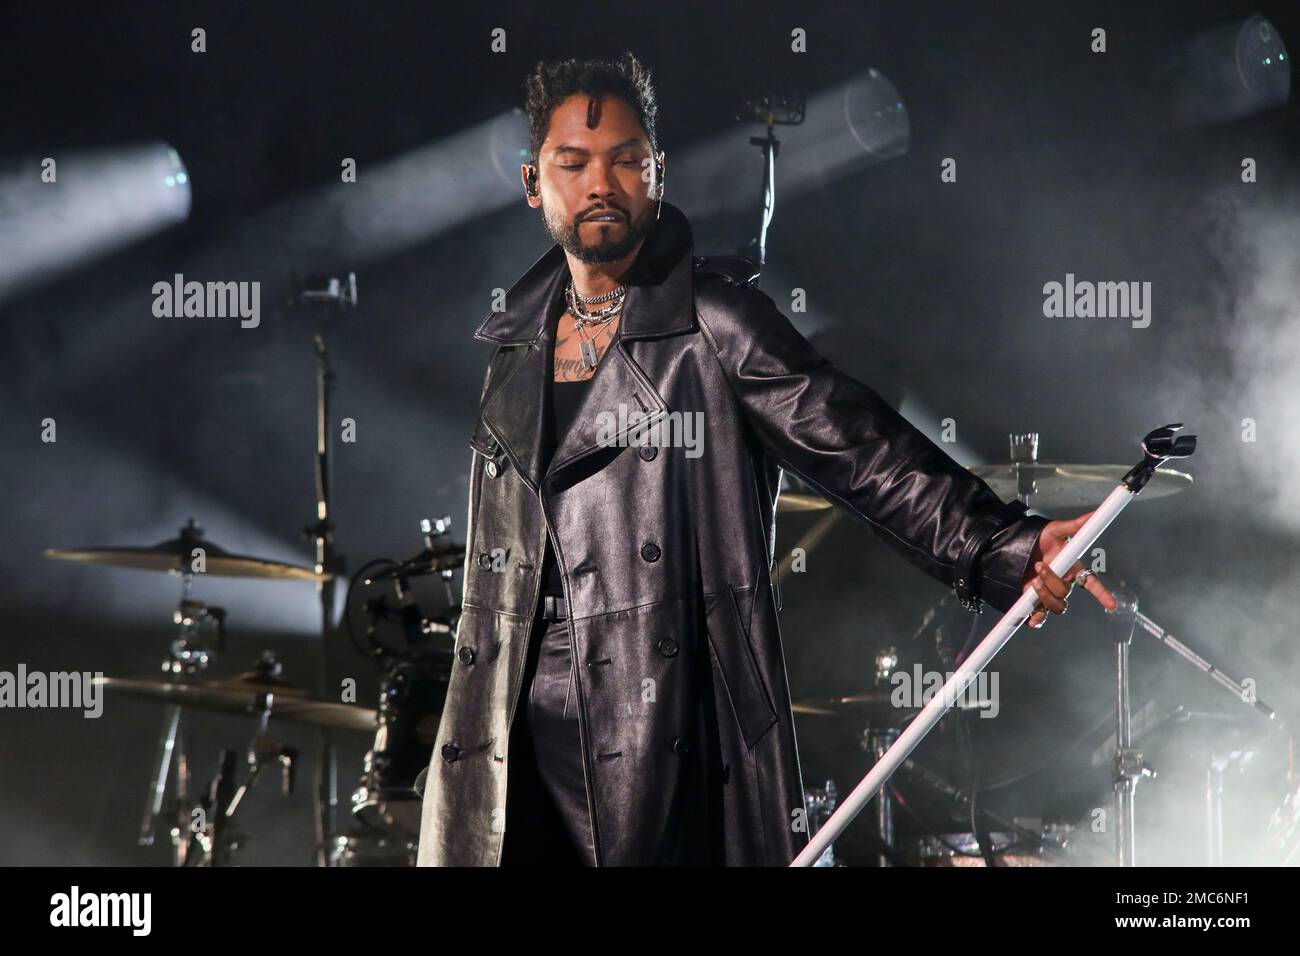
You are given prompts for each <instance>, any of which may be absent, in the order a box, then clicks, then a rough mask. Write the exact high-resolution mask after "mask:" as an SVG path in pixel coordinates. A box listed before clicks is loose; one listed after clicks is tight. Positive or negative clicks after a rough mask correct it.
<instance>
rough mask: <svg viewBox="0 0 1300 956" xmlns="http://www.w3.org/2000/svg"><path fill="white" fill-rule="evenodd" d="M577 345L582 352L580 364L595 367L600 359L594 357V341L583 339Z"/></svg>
mask: <svg viewBox="0 0 1300 956" xmlns="http://www.w3.org/2000/svg"><path fill="white" fill-rule="evenodd" d="M578 347H579V350H580V351H581V352H582V364H583V365H585V366H587V368H595V367H596V365H597V364H598V363H599V361H600V360H599V359H598V358H597V357H596V343H595V342H593V341H592V340H591V339H583V340H582V341H581V342H580V343H579V346H578Z"/></svg>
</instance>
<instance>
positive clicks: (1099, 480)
mask: <svg viewBox="0 0 1300 956" xmlns="http://www.w3.org/2000/svg"><path fill="white" fill-rule="evenodd" d="M1130 468H1131V466H1129V465H1059V464H1058V465H1054V464H1051V463H1048V462H1042V461H1026V462H1011V463H1009V464H1001V465H977V466H975V467H974V468H971V469H970V472H971V474H973V475H976V476H977V477H979V478H983V479H984V480H985V481H986V482H988V485H989V487H990V488H992V489H993V491H994V493H995V494H996V495H997V496H998V497H999V498H1001V499H1002V500H1003V501H1014V500H1015V499H1016V498H1017V497H1018V496H1019V494H1020V483H1021V477H1022V476H1023V477H1024V479H1025V481H1026V483H1028V482H1032V485H1031V486H1030V487H1032V489H1033V494H1032V495H1031V497H1030V498H1029V505H1030V507H1032V508H1033V509H1034V510H1036V511H1043V510H1048V509H1050V510H1071V511H1074V510H1085V509H1088V508H1094V507H1096V506H1097V505H1099V504H1100V503H1101V502H1102V499H1104V498H1105V497H1106V496H1107V495H1108V494H1110V492H1111V490H1112V489H1114V487H1115V486H1116V485H1117V484H1119V482H1120V479H1121V478H1123V477H1124V476H1125V475H1126V474H1128V473H1129V471H1130ZM1191 485H1192V476H1191V475H1189V474H1187V473H1186V472H1184V471H1177V470H1176V469H1173V468H1157V469H1156V471H1155V474H1154V475H1152V476H1151V481H1150V482H1148V483H1147V486H1146V487H1145V488H1143V489H1142V496H1143V497H1145V498H1164V497H1166V496H1168V495H1174V494H1177V493H1178V492H1180V491H1185V490H1186V489H1188V488H1190V487H1191Z"/></svg>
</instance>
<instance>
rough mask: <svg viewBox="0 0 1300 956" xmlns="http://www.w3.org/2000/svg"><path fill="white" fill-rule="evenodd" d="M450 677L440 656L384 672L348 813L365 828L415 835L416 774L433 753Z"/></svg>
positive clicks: (404, 837)
mask: <svg viewBox="0 0 1300 956" xmlns="http://www.w3.org/2000/svg"><path fill="white" fill-rule="evenodd" d="M449 680H450V665H449V664H448V663H447V662H446V661H443V660H441V659H439V660H434V661H430V660H420V661H403V662H402V663H400V664H397V665H396V666H394V667H393V669H392V670H390V671H389V672H388V673H387V674H386V675H385V676H384V679H383V683H382V685H381V688H380V701H379V726H378V728H377V729H376V731H375V740H374V743H373V745H372V746H371V748H370V751H369V752H368V753H367V754H366V757H365V762H364V764H363V766H362V775H361V782H360V785H359V786H358V787H357V789H356V790H355V791H353V793H352V814H353V816H355V817H356V819H357V821H358V822H359V823H360V824H361V825H362V827H363V828H364V829H366V830H369V831H371V832H373V833H375V834H378V835H380V836H385V837H390V838H393V839H395V840H397V841H398V842H399V843H401V842H404V841H418V840H419V836H420V808H421V798H420V794H419V792H418V791H417V790H416V789H415V778H416V777H417V776H419V774H420V771H422V770H424V769H425V768H426V767H428V766H429V760H430V758H431V757H432V755H433V742H434V739H435V738H436V737H437V735H438V724H439V722H440V721H441V719H442V708H443V704H444V703H445V702H446V700H447V684H448V682H449Z"/></svg>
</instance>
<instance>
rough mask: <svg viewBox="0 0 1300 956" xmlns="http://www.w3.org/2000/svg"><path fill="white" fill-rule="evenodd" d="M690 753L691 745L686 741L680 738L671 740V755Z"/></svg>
mask: <svg viewBox="0 0 1300 956" xmlns="http://www.w3.org/2000/svg"><path fill="white" fill-rule="evenodd" d="M690 751H691V745H690V743H689V742H688V741H686V740H683V739H682V738H681V737H674V738H673V753H675V754H686V753H690Z"/></svg>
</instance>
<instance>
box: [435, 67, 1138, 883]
mask: <svg viewBox="0 0 1300 956" xmlns="http://www.w3.org/2000/svg"><path fill="white" fill-rule="evenodd" d="M527 92H528V102H527V107H528V115H529V120H530V123H531V129H532V142H531V157H530V158H531V160H532V161H531V162H529V163H526V164H524V166H523V168H522V177H523V185H524V190H525V194H526V197H527V201H528V204H529V205H530V206H531V207H533V208H534V209H540V210H541V212H542V217H543V220H544V222H545V224H546V228H547V230H548V232H549V233H550V235H551V236H552V237H553V238H554V239H555V242H556V244H555V245H554V246H552V247H551V249H550V250H549V251H548V252H547V253H546V254H545V255H543V256H542V257H541V258H540V259H539V260H537V262H536V263H534V264H533V266H532V267H531V268H530V269H529V270H528V271H527V272H526V273H525V274H524V275H523V277H522V278H520V279H519V281H518V282H516V283H515V284H514V286H513V287H512V288H511V289H510V290H509V292H508V293H507V294H506V297H505V302H504V308H503V309H501V310H499V311H493V312H492V313H490V314H489V315H488V316H487V318H486V320H485V321H483V323H482V324H481V325H480V326H479V328H478V330H477V331H476V332H475V338H478V339H481V340H483V341H488V342H493V343H495V344H496V346H497V348H496V350H495V352H494V354H493V356H492V359H491V362H490V364H489V367H488V372H487V377H486V381H485V382H484V387H483V392H482V396H481V403H480V416H479V419H478V422H477V424H476V427H475V429H474V431H473V434H472V437H471V438H470V445H471V446H472V448H473V455H472V463H471V471H470V488H469V520H468V525H467V551H468V553H467V560H466V565H465V582H464V598H463V607H462V617H461V619H460V626H459V630H458V632H457V637H456V646H455V662H454V664H453V668H454V670H453V674H452V677H451V683H450V687H449V691H448V696H447V702H446V707H445V709H444V711H443V715H442V722H441V725H440V727H439V730H438V735H437V740H436V743H435V745H434V750H433V758H432V761H431V763H430V770H429V775H428V783H427V786H426V790H425V796H424V807H423V817H422V826H421V834H420V850H419V862H420V864H421V865H425V866H429V865H433V866H439V865H448V866H494V865H511V864H522V865H559V864H564V863H576V864H586V865H605V866H609V865H655V864H679V865H701V864H705V865H778V866H780V865H785V864H788V863H789V862H790V861H791V860H792V859H793V858H794V857H795V855H796V854H797V853H798V851H799V850H800V849H801V848H802V847H803V846H804V845H805V844H806V842H807V837H808V834H807V832H806V822H805V819H804V813H803V810H804V801H803V789H802V783H801V776H800V770H799V759H798V753H797V750H796V744H795V736H794V720H793V716H792V714H791V707H790V693H789V689H788V687H787V685H786V673H785V663H784V658H783V654H782V649H781V639H780V634H779V629H778V626H777V613H776V604H775V601H774V598H773V592H772V582H771V572H772V568H773V567H774V566H775V560H774V558H775V553H774V549H775V542H774V535H775V521H774V518H775V506H776V499H777V496H778V492H779V487H780V478H781V470H782V469H788V470H789V471H791V472H793V473H794V474H796V475H798V476H799V477H800V478H802V479H803V480H804V481H806V482H807V483H808V485H809V486H811V487H812V488H814V489H815V490H816V491H818V492H819V493H820V494H822V495H824V496H825V497H826V498H827V499H828V500H830V501H831V502H832V503H834V504H835V505H836V506H838V507H840V508H844V509H846V510H847V511H849V512H850V513H851V514H852V515H854V516H855V517H856V518H858V519H859V520H861V521H863V522H865V523H866V524H868V525H869V526H870V527H872V528H874V529H875V530H876V531H877V532H878V533H880V534H881V535H882V536H883V537H884V539H885V540H886V541H888V542H889V543H890V544H891V545H892V546H893V547H894V548H896V549H897V550H898V552H899V553H900V554H902V555H903V556H904V557H906V558H907V559H908V560H909V561H911V562H912V563H913V564H915V565H917V566H918V567H919V568H921V569H922V570H924V571H925V572H926V573H927V574H929V575H930V576H931V577H933V578H935V579H937V580H938V581H940V582H942V583H943V584H944V585H946V586H947V587H951V588H953V589H955V590H956V592H957V593H958V595H959V596H960V597H961V599H962V601H963V603H964V604H965V605H966V606H968V607H970V608H972V609H977V608H978V607H979V604H980V602H986V603H988V604H990V605H991V606H993V607H995V608H998V609H999V610H1002V611H1005V610H1007V609H1008V608H1009V607H1010V606H1011V605H1012V604H1013V603H1014V602H1015V600H1016V598H1017V597H1019V595H1020V593H1021V591H1022V589H1024V588H1028V587H1034V588H1035V589H1036V590H1037V592H1038V595H1039V601H1040V606H1039V607H1038V608H1037V610H1036V611H1035V612H1034V614H1033V616H1032V617H1031V619H1030V621H1029V624H1030V626H1031V627H1040V626H1042V624H1043V622H1044V621H1045V620H1046V617H1047V614H1048V613H1049V612H1051V613H1055V614H1060V613H1063V612H1064V611H1065V609H1066V599H1067V597H1068V595H1069V593H1070V590H1071V588H1072V587H1073V584H1074V583H1075V581H1076V579H1079V578H1084V579H1086V580H1083V584H1084V587H1085V588H1086V589H1087V590H1088V591H1089V592H1090V593H1091V594H1092V595H1093V597H1095V598H1096V599H1097V600H1098V601H1099V602H1100V603H1102V605H1103V606H1105V607H1106V608H1108V609H1110V608H1113V607H1114V606H1115V602H1114V599H1113V598H1112V596H1111V594H1110V593H1109V591H1107V590H1106V588H1105V587H1104V586H1103V585H1102V584H1101V582H1100V581H1099V580H1098V579H1097V577H1096V576H1095V575H1090V574H1089V573H1082V572H1084V569H1083V565H1082V564H1081V563H1079V564H1076V565H1075V566H1074V567H1073V568H1072V569H1071V570H1070V571H1069V573H1067V574H1066V575H1065V578H1064V579H1062V578H1059V577H1057V576H1056V575H1055V574H1054V573H1053V572H1052V570H1051V569H1050V568H1049V567H1048V566H1047V562H1048V561H1050V560H1051V558H1052V557H1053V556H1054V555H1055V554H1056V552H1057V551H1058V550H1059V549H1060V548H1061V546H1062V545H1063V544H1064V542H1065V540H1066V539H1067V538H1068V536H1069V535H1071V534H1072V533H1073V532H1074V531H1076V530H1077V529H1078V528H1079V527H1081V526H1082V523H1083V521H1084V520H1086V518H1087V515H1084V516H1082V517H1079V518H1076V519H1074V520H1072V521H1048V520H1047V519H1046V518H1041V517H1030V516H1026V515H1025V514H1024V510H1025V509H1024V507H1023V505H1018V504H1017V505H1007V504H1004V503H1003V502H1002V501H1001V500H999V499H998V498H997V496H996V495H995V494H994V493H993V492H992V491H991V490H990V489H989V487H988V486H987V485H986V484H985V483H984V482H983V481H981V480H980V479H978V478H976V477H974V476H972V475H971V474H970V473H969V472H967V471H966V470H965V469H963V468H962V467H961V466H960V465H958V464H957V463H956V462H955V461H953V460H952V459H951V458H949V457H948V456H947V455H946V454H944V452H943V451H941V450H940V449H939V448H938V447H937V446H936V445H935V444H934V443H932V442H931V441H930V440H929V439H927V438H926V437H925V436H924V435H922V434H921V433H920V432H919V431H917V430H916V429H915V428H913V427H912V426H911V425H910V424H909V423H908V422H907V421H905V420H904V419H903V418H902V417H901V416H900V415H899V414H898V413H897V412H896V411H894V410H893V409H892V408H890V407H889V406H888V405H886V404H885V403H884V401H883V400H882V399H881V398H880V397H879V396H878V395H877V394H876V393H875V392H874V391H872V390H871V389H870V388H868V387H867V386H865V385H863V384H862V383H860V382H858V381H856V380H854V379H853V378H851V377H849V376H847V375H845V374H844V373H842V372H840V371H839V370H838V369H836V368H835V367H834V366H833V365H832V364H830V363H829V362H828V361H827V360H826V359H825V358H823V357H822V356H821V355H820V354H819V353H818V352H816V351H815V350H814V349H813V347H812V346H811V345H809V344H808V342H807V341H806V340H805V339H804V338H803V337H802V336H801V335H800V334H799V333H798V332H797V331H796V330H795V328H794V327H793V325H791V323H790V321H789V320H788V319H787V318H786V317H785V316H784V315H783V314H782V313H781V312H780V311H779V310H778V309H777V307H776V305H775V304H774V303H773V301H772V299H770V298H769V297H768V296H767V295H766V294H764V293H763V292H761V291H759V290H758V289H756V288H755V287H754V286H753V285H752V282H753V280H754V279H755V278H756V276H755V269H754V267H753V264H752V263H750V262H749V261H748V260H746V259H742V258H737V257H728V256H723V257H697V256H696V255H695V253H694V249H693V240H692V235H691V229H690V226H689V224H688V223H687V220H686V218H685V217H684V216H683V214H682V212H681V211H680V210H678V209H677V208H676V207H674V206H673V205H671V204H669V203H666V202H664V201H663V189H664V154H663V152H662V151H661V150H660V149H659V147H658V141H657V139H656V134H655V114H656V109H657V107H656V103H655V95H654V90H653V87H652V85H651V81H650V76H649V74H648V72H647V71H646V70H645V69H644V67H643V66H642V65H641V64H640V63H639V62H638V61H637V60H636V58H635V57H633V56H632V55H631V54H630V53H626V54H624V55H623V56H622V57H621V58H619V59H618V60H617V61H615V62H612V63H611V62H576V61H573V60H569V61H564V62H559V63H553V64H539V65H538V66H537V67H536V69H535V70H534V71H533V73H532V74H531V76H530V77H529V80H528V84H527ZM647 187H648V188H647ZM688 422H689V423H695V424H697V425H698V427H696V428H695V432H697V433H698V434H693V433H692V431H691V428H692V427H694V425H692V426H690V427H687V426H686V423H688ZM651 424H655V425H656V427H647V426H648V425H651ZM670 426H671V427H670ZM683 436H693V437H692V440H691V441H690V442H687V441H684V440H682V439H683Z"/></svg>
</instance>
